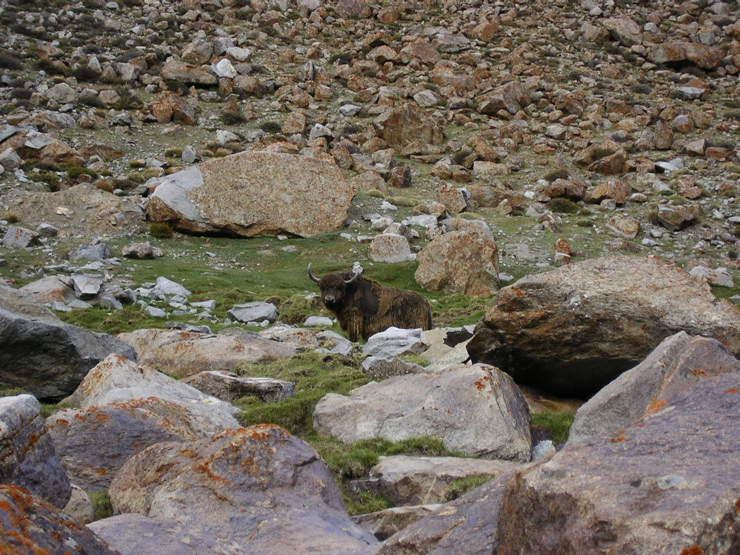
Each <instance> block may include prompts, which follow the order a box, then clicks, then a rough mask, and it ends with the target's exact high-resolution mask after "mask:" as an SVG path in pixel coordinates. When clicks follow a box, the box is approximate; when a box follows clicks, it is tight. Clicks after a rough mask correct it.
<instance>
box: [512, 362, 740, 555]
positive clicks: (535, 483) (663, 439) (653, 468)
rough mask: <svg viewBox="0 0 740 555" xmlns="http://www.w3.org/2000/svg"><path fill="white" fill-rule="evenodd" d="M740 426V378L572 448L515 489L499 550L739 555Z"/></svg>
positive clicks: (706, 385) (690, 392)
mask: <svg viewBox="0 0 740 555" xmlns="http://www.w3.org/2000/svg"><path fill="white" fill-rule="evenodd" d="M739 418H740V374H737V373H732V374H723V375H720V376H716V377H712V378H706V379H704V380H701V381H699V382H698V383H697V384H695V385H694V386H693V387H691V388H689V389H687V390H685V391H684V392H682V393H680V394H679V395H677V396H676V397H674V398H673V399H671V401H670V403H669V404H667V405H666V406H664V407H663V408H662V409H661V410H660V411H659V412H657V413H654V414H650V415H648V416H646V417H645V418H643V419H642V420H641V421H639V422H637V423H635V424H633V425H631V426H628V427H626V428H624V429H622V430H618V431H617V432H615V433H611V434H605V435H600V436H593V437H592V438H589V439H587V440H584V441H580V442H576V443H568V444H566V446H565V447H564V448H563V450H562V451H560V452H559V453H558V454H556V455H555V456H554V457H553V458H552V459H550V460H549V461H548V462H546V463H544V464H542V465H541V466H538V467H536V468H534V469H532V470H530V471H528V472H525V473H523V474H522V475H520V476H518V477H517V479H516V480H513V481H512V482H511V483H510V484H509V486H508V487H507V489H506V492H505V494H504V496H503V502H502V514H501V518H500V519H499V531H498V534H499V541H500V542H501V544H502V545H506V546H515V548H512V551H513V552H517V553H560V552H565V551H567V552H570V553H603V552H610V553H726V554H728V555H729V554H730V553H736V552H738V549H739V548H740V540H739V538H740V520H738V518H737V510H738V499H740V437H738V436H739V435H740V426H738V425H737V422H738V419H739ZM535 530H536V531H537V532H536V533H534V531H535ZM566 546H567V547H566Z"/></svg>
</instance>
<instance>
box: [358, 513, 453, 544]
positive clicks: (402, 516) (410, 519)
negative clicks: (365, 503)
mask: <svg viewBox="0 0 740 555" xmlns="http://www.w3.org/2000/svg"><path fill="white" fill-rule="evenodd" d="M439 507H440V505H439V504H433V505H414V506H411V507H391V508H390V509H384V510H382V511H376V512H374V513H367V514H364V515H357V516H353V517H352V522H354V523H355V524H357V525H358V526H361V527H362V528H363V529H364V530H367V531H368V532H370V533H371V534H372V535H373V536H375V537H376V538H378V539H379V540H380V541H383V540H386V539H388V538H390V537H391V536H392V535H393V534H396V533H398V532H400V531H401V530H403V529H404V528H406V527H407V526H408V525H409V524H413V523H414V522H417V521H419V520H421V519H422V518H425V517H427V516H429V515H430V514H431V513H432V511H435V510H436V509H438V508H439Z"/></svg>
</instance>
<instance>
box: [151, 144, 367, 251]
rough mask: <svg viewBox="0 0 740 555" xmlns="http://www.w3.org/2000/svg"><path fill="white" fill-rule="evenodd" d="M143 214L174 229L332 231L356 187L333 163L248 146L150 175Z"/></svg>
mask: <svg viewBox="0 0 740 555" xmlns="http://www.w3.org/2000/svg"><path fill="white" fill-rule="evenodd" d="M153 185H156V189H155V190H154V193H153V194H152V195H151V196H150V198H149V204H148V206H147V214H148V216H149V218H150V219H151V220H152V221H155V222H160V221H167V222H171V223H173V224H174V225H175V229H177V230H178V231H183V232H189V233H222V234H226V235H232V236H239V237H254V236H263V235H279V234H282V233H288V234H291V235H298V236H300V237H309V236H311V235H315V234H317V233H327V232H330V231H335V230H337V229H339V228H340V227H341V225H342V223H343V222H344V220H345V218H346V217H347V212H348V210H349V206H350V202H351V200H352V197H353V196H354V194H355V192H354V189H353V188H352V187H351V186H350V185H349V184H348V183H347V182H346V181H345V179H344V176H343V175H342V172H341V170H340V169H339V168H338V167H337V166H334V165H331V164H328V163H325V162H322V161H319V160H315V159H310V158H307V157H304V156H296V155H291V154H282V153H275V152H261V151H260V152H258V151H247V152H241V153H239V154H234V155H231V156H226V157H224V158H220V159H213V160H208V161H206V162H203V163H201V164H199V165H197V166H190V167H188V168H186V169H184V170H182V171H180V172H177V173H175V174H172V175H170V176H167V177H164V178H161V179H159V180H157V181H156V182H155V183H154V184H153Z"/></svg>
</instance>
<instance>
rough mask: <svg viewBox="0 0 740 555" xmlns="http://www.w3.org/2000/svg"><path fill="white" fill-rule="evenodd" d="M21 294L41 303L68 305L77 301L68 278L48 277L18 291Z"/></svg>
mask: <svg viewBox="0 0 740 555" xmlns="http://www.w3.org/2000/svg"><path fill="white" fill-rule="evenodd" d="M18 292H19V293H22V294H23V295H26V296H28V297H31V298H32V299H33V300H35V301H36V302H39V303H53V302H54V301H58V302H62V303H65V304H66V303H68V302H70V301H72V300H74V299H75V290H74V287H73V284H72V280H71V279H70V278H69V277H67V276H46V277H43V278H41V279H39V280H37V281H32V282H31V283H29V284H28V285H24V286H23V287H21V288H20V289H18Z"/></svg>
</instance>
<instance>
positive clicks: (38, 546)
mask: <svg viewBox="0 0 740 555" xmlns="http://www.w3.org/2000/svg"><path fill="white" fill-rule="evenodd" d="M0 553H13V554H18V555H20V554H24V555H25V554H32V553H33V554H35V553H59V554H67V553H70V554H71V553H85V554H86V555H120V553H119V552H118V551H115V550H114V549H111V548H110V547H109V546H108V544H107V543H105V542H104V541H103V540H101V539H100V538H99V537H98V536H96V535H95V534H94V533H93V532H91V531H90V530H88V529H87V528H86V527H85V526H80V524H79V523H78V522H76V521H75V520H73V519H71V518H69V517H68V516H67V515H65V514H64V513H62V512H61V511H59V510H58V509H56V508H54V506H52V505H49V504H48V503H45V502H44V501H42V500H41V499H39V498H38V497H34V496H32V495H29V494H28V492H27V491H26V490H24V489H23V488H19V487H16V486H8V485H0Z"/></svg>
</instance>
